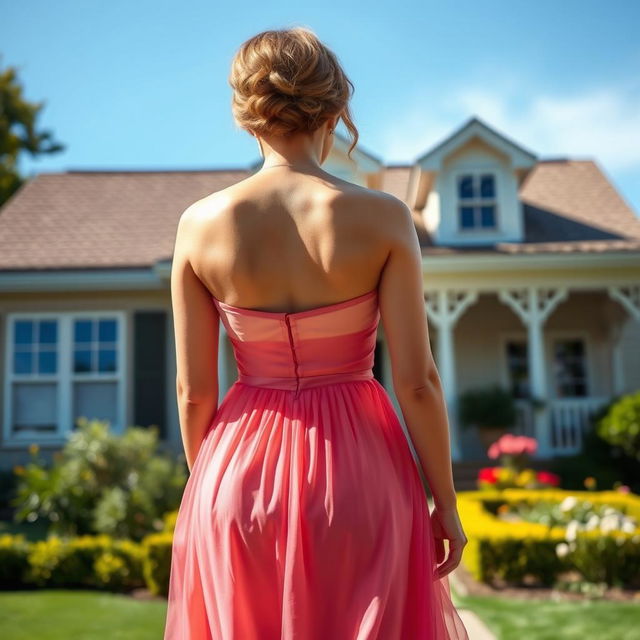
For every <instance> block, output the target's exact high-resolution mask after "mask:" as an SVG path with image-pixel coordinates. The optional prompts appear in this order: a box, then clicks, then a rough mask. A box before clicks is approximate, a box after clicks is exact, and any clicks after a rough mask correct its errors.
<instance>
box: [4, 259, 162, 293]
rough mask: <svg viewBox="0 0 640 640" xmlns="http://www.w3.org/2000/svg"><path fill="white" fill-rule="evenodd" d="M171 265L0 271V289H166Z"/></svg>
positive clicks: (8, 290) (16, 291) (11, 290)
mask: <svg viewBox="0 0 640 640" xmlns="http://www.w3.org/2000/svg"><path fill="white" fill-rule="evenodd" d="M170 273H171V265H170V264H169V268H168V269H167V268H166V266H163V265H158V266H157V267H156V266H154V267H149V268H143V269H83V268H78V269H50V270H49V269H48V270H47V271H39V270H37V269H28V270H24V271H0V291H3V292H15V293H24V292H28V291H38V292H40V291H61V290H64V291H65V292H68V291H104V290H107V289H111V290H113V289H117V290H121V291H138V290H145V291H147V290H166V289H167V278H168V277H169V276H170Z"/></svg>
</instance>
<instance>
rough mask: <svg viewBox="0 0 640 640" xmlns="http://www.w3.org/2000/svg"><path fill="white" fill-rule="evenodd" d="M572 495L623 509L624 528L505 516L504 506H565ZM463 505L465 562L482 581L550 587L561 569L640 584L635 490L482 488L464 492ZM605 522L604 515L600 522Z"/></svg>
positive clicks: (639, 514)
mask: <svg viewBox="0 0 640 640" xmlns="http://www.w3.org/2000/svg"><path fill="white" fill-rule="evenodd" d="M567 498H575V500H576V506H577V504H578V502H579V501H582V500H584V501H587V503H588V504H591V505H594V506H595V505H601V506H603V507H605V506H606V507H610V508H611V509H616V510H619V511H620V512H621V513H622V514H624V515H626V516H628V519H627V520H626V521H625V522H626V524H625V525H624V527H622V528H618V527H617V526H615V527H613V526H611V523H612V521H611V519H609V520H608V521H606V520H605V521H604V522H605V523H606V526H604V527H597V528H596V527H594V526H593V523H594V520H593V519H592V520H591V522H592V525H591V526H590V527H589V528H587V527H586V525H585V526H576V525H573V526H571V527H566V526H563V525H561V524H559V523H557V522H551V523H548V524H545V523H542V522H531V521H527V520H524V519H519V520H516V521H513V520H506V519H503V518H502V517H500V515H501V514H500V509H502V510H504V509H505V505H506V507H507V508H508V509H515V508H516V507H517V506H518V505H520V506H523V505H528V506H530V507H533V506H535V505H536V504H538V503H539V502H540V501H545V502H549V503H555V504H556V505H560V504H561V503H563V501H565V500H566V499H567ZM565 504H566V502H565ZM588 504H587V506H588ZM458 506H459V512H460V518H461V520H462V523H463V526H464V530H465V533H466V534H467V538H468V540H469V542H468V544H467V545H466V547H465V550H464V552H463V557H462V561H463V564H464V565H465V567H466V568H467V569H468V570H469V571H470V573H471V574H472V575H473V576H474V577H475V578H476V579H477V580H480V581H482V582H487V583H491V582H493V581H494V580H495V579H496V578H498V579H500V580H502V581H503V582H505V583H507V584H513V585H518V584H526V583H527V582H529V583H530V582H531V581H533V582H537V583H541V584H543V585H550V584H552V583H553V582H554V580H556V579H557V578H558V576H559V575H560V574H561V573H563V572H565V571H577V572H579V573H580V574H581V575H582V576H583V578H584V579H585V580H597V581H602V582H606V583H607V584H610V585H615V586H628V587H636V586H638V587H640V584H638V582H639V581H640V529H638V526H637V523H638V522H640V497H638V496H637V495H635V494H630V493H622V492H619V491H601V492H594V491H564V490H561V489H544V490H526V489H503V490H494V491H492V490H488V489H483V490H480V491H467V492H464V491H462V492H459V493H458ZM604 515H612V514H604ZM631 518H633V519H635V526H634V527H633V528H631V527H630V526H629V522H630V519H631ZM602 520H603V519H600V518H599V522H602ZM567 534H569V535H567ZM571 543H573V544H572V546H571ZM562 545H567V547H568V548H565V547H564V546H562Z"/></svg>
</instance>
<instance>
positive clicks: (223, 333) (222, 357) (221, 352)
mask: <svg viewBox="0 0 640 640" xmlns="http://www.w3.org/2000/svg"><path fill="white" fill-rule="evenodd" d="M230 386H231V381H230V380H229V363H228V362H227V330H226V328H225V326H224V324H223V323H222V322H220V332H219V335H218V400H219V401H222V398H224V395H225V394H226V393H227V391H228V390H229V387H230Z"/></svg>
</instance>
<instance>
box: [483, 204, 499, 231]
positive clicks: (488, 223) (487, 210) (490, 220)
mask: <svg viewBox="0 0 640 640" xmlns="http://www.w3.org/2000/svg"><path fill="white" fill-rule="evenodd" d="M480 224H481V225H482V226H483V227H494V226H495V224H496V221H495V210H494V208H493V206H490V207H480Z"/></svg>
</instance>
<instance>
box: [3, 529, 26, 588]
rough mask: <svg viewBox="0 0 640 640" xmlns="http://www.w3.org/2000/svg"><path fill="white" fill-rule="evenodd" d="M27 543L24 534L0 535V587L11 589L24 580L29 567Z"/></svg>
mask: <svg viewBox="0 0 640 640" xmlns="http://www.w3.org/2000/svg"><path fill="white" fill-rule="evenodd" d="M28 555H29V543H28V542H27V541H26V540H25V537H24V535H22V534H18V535H10V534H4V535H0V588H2V589H7V588H9V589H13V588H16V587H19V586H20V585H21V584H22V583H23V582H24V580H25V578H26V574H27V570H28V568H29V560H28Z"/></svg>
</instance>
